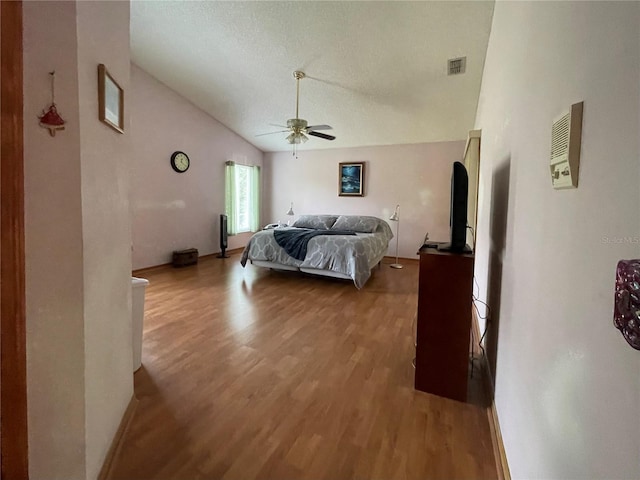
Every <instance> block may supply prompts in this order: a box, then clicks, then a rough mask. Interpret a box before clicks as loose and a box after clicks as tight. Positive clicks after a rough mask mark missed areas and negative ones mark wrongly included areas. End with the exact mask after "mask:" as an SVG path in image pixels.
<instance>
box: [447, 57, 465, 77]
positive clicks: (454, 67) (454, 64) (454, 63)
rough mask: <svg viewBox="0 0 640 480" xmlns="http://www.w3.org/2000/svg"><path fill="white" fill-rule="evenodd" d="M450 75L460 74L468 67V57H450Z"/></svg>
mask: <svg viewBox="0 0 640 480" xmlns="http://www.w3.org/2000/svg"><path fill="white" fill-rule="evenodd" d="M448 67H449V68H448V72H449V73H448V74H449V75H460V74H461V73H464V72H465V70H466V69H467V57H460V58H450V59H449V63H448Z"/></svg>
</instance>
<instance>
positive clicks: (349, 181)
mask: <svg viewBox="0 0 640 480" xmlns="http://www.w3.org/2000/svg"><path fill="white" fill-rule="evenodd" d="M338 195H339V196H341V197H364V163H341V164H340V166H339V170H338Z"/></svg>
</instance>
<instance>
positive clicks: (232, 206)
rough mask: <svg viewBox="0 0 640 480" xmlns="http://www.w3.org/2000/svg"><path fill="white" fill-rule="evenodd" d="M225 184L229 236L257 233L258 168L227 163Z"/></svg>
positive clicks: (258, 205) (258, 216) (258, 211)
mask: <svg viewBox="0 0 640 480" xmlns="http://www.w3.org/2000/svg"><path fill="white" fill-rule="evenodd" d="M225 184H226V192H225V196H226V213H227V228H228V233H229V235H235V234H237V233H242V232H255V231H257V230H258V228H259V224H260V188H259V187H260V167H258V166H247V165H236V164H235V163H234V162H227V163H226V164H225Z"/></svg>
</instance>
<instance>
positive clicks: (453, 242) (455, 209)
mask: <svg viewBox="0 0 640 480" xmlns="http://www.w3.org/2000/svg"><path fill="white" fill-rule="evenodd" d="M468 197H469V177H468V175H467V169H466V168H465V167H464V165H463V164H462V163H460V162H454V163H453V170H452V172H451V206H450V210H449V225H450V226H451V238H450V241H449V243H445V244H441V245H440V246H439V247H438V250H442V251H445V252H454V253H468V252H470V251H471V248H470V247H469V245H467V200H468Z"/></svg>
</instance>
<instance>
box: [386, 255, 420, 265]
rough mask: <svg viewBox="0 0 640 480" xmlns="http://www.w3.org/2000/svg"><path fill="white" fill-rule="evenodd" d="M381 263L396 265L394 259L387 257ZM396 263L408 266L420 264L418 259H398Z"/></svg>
mask: <svg viewBox="0 0 640 480" xmlns="http://www.w3.org/2000/svg"><path fill="white" fill-rule="evenodd" d="M382 261H383V262H384V263H396V257H388V256H385V257H384V258H383V259H382ZM398 262H400V263H401V264H402V263H406V264H408V265H418V264H419V263H420V259H419V258H405V257H398Z"/></svg>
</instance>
